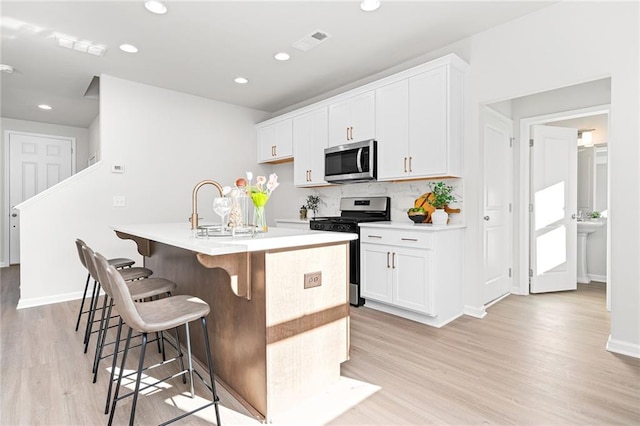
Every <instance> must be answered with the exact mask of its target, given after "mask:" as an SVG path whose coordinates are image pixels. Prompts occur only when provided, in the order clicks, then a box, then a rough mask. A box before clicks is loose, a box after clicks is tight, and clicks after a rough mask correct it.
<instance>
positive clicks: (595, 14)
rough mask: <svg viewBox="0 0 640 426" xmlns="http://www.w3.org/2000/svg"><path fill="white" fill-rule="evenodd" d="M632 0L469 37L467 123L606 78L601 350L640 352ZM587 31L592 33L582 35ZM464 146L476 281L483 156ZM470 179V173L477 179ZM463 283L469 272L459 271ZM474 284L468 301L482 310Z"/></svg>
mask: <svg viewBox="0 0 640 426" xmlns="http://www.w3.org/2000/svg"><path fill="white" fill-rule="evenodd" d="M638 6H639V5H638V3H635V2H626V3H622V2H561V3H559V4H555V5H553V6H550V7H547V8H545V9H542V10H540V11H538V12H535V13H532V14H530V15H527V16H525V17H523V18H521V19H518V20H515V21H512V22H509V23H507V24H505V25H502V26H499V27H496V28H492V29H490V30H487V31H485V32H484V33H481V34H478V35H476V36H473V37H472V38H471V44H472V46H471V74H472V77H471V78H472V89H473V93H472V104H471V108H472V113H473V117H472V122H471V126H472V128H474V129H478V128H479V126H480V119H479V111H480V107H481V105H482V104H485V103H493V102H498V101H503V100H506V99H513V98H517V97H521V96H524V95H529V94H533V93H539V92H544V91H548V90H551V89H556V88H559V87H565V86H570V85H574V84H576V83H581V82H586V81H592V80H597V79H601V78H605V77H609V76H610V77H611V128H610V132H611V134H610V139H611V143H610V144H609V164H610V168H611V174H610V177H611V182H610V187H611V193H610V203H609V208H610V212H611V214H610V218H611V219H610V220H611V221H612V222H611V263H610V266H611V267H610V270H611V282H610V284H611V286H612V290H611V335H610V339H609V342H608V345H607V347H608V349H610V350H613V351H616V352H620V353H626V354H632V355H634V356H637V357H638V356H640V286H638V282H640V265H639V264H638V259H640V224H639V223H638V220H637V212H638V211H640V175H639V172H638V170H639V169H638V167H637V164H638V161H639V160H640V150H639V141H640V134H639V129H638V116H639V115H640V110H639V105H638V93H639V87H638V75H639V74H640V70H639V67H638V62H639V51H640V49H639V38H640V37H639V34H638V13H639V10H638ZM585 28H590V29H592V30H590V31H585ZM481 154H482V152H481V149H480V144H479V143H478V141H477V137H476V141H473V140H472V141H471V143H469V144H467V145H466V146H465V166H466V169H465V177H466V179H465V187H466V193H467V194H469V195H468V196H467V198H465V205H466V208H467V209H466V211H467V213H468V215H467V218H468V220H467V224H468V225H469V227H468V228H467V241H466V247H467V254H468V255H469V256H467V259H466V263H467V266H468V267H469V268H471V269H472V270H475V272H476V276H477V277H480V276H481V274H480V271H481V267H480V266H481V265H480V264H479V262H477V261H475V262H474V261H473V260H472V259H471V258H470V257H471V256H475V255H477V253H481V241H482V240H481V234H480V229H481V193H482V192H481V188H482V180H481V176H482V174H481V170H480V162H479V161H478V160H477V159H480V158H481ZM474 177H477V179H475V178H474ZM466 276H467V277H473V275H470V274H467V275H466ZM480 288H481V286H480V282H479V279H478V278H476V279H471V280H469V281H467V286H466V290H467V291H466V302H467V303H472V304H477V305H480V304H481V294H480Z"/></svg>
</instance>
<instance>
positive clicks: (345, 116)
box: [329, 100, 351, 146]
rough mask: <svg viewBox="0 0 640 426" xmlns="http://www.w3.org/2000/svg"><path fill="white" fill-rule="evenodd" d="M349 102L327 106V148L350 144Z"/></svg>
mask: <svg viewBox="0 0 640 426" xmlns="http://www.w3.org/2000/svg"><path fill="white" fill-rule="evenodd" d="M350 118H351V117H350V104H349V100H346V101H342V102H338V103H335V104H331V105H329V146H338V145H343V144H345V143H349V142H351V139H350V131H349V127H350V121H351V120H350Z"/></svg>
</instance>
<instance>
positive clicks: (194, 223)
mask: <svg viewBox="0 0 640 426" xmlns="http://www.w3.org/2000/svg"><path fill="white" fill-rule="evenodd" d="M204 185H213V186H215V187H216V188H217V189H218V193H219V194H220V196H222V185H220V184H219V183H218V182H216V181H215V180H203V181H202V182H198V184H197V185H196V186H195V188H193V194H192V195H191V229H196V228H197V227H198V191H199V190H200V188H202V187H203V186H204Z"/></svg>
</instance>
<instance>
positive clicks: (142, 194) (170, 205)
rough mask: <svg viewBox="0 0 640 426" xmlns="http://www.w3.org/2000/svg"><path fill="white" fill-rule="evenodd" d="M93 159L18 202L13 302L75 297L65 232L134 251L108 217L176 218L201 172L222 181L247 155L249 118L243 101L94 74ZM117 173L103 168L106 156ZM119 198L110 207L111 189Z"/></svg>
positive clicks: (252, 118)
mask: <svg viewBox="0 0 640 426" xmlns="http://www.w3.org/2000/svg"><path fill="white" fill-rule="evenodd" d="M100 81H101V89H100V97H101V99H100V121H101V132H100V133H101V136H100V139H101V145H102V161H101V163H98V164H96V165H94V166H92V167H90V168H89V169H87V170H86V171H84V172H82V173H80V174H77V175H75V176H72V177H71V179H70V180H68V181H66V182H65V183H64V184H63V185H60V186H57V187H54V188H51V189H50V190H48V191H45V192H44V193H42V195H39V196H36V197H35V198H34V199H32V201H27V202H26V203H24V204H23V206H22V208H21V220H22V223H21V224H22V230H21V231H22V232H21V261H22V263H21V286H20V287H21V298H20V303H19V306H20V307H28V306H33V305H38V304H44V303H51V302H56V301H62V300H68V299H72V298H76V297H79V296H80V295H81V291H82V289H83V286H84V277H85V274H86V272H85V271H83V269H82V266H81V264H80V261H79V260H78V257H77V253H76V249H75V245H74V241H75V239H76V238H82V239H83V240H85V242H86V243H87V244H89V245H90V246H91V247H93V248H94V249H95V250H97V251H99V252H101V253H103V254H105V255H106V256H112V257H113V256H126V257H132V258H135V259H138V260H141V258H140V256H139V255H138V254H137V252H136V250H135V245H134V244H133V242H131V241H123V240H120V239H118V238H117V237H116V236H115V234H114V232H113V231H112V230H111V229H110V225H112V224H117V223H153V222H177V221H184V223H185V228H187V229H188V227H189V226H190V225H189V222H188V218H189V216H190V214H191V191H192V189H193V187H194V186H195V184H196V183H197V182H199V181H200V180H202V179H215V180H218V181H219V182H220V183H221V184H230V183H231V182H233V181H234V180H235V178H236V177H238V176H242V175H244V172H245V170H250V169H253V170H254V172H260V171H261V170H259V169H257V167H256V166H255V164H256V138H255V131H254V123H256V122H258V121H260V120H262V119H264V117H265V114H264V113H262V112H260V111H255V110H251V109H247V108H241V107H236V106H232V105H228V104H224V103H221V102H216V101H211V100H207V99H203V98H198V97H195V96H191V95H186V94H182V93H177V92H173V91H169V90H163V89H158V88H155V87H151V86H146V85H142V84H138V83H133V82H129V81H125V80H121V79H117V78H114V77H110V76H102V77H101V79H100ZM116 162H117V163H119V164H122V165H123V166H124V168H125V173H123V174H114V173H111V172H110V170H111V165H112V164H113V163H116ZM201 193H202V194H201V197H200V206H201V207H200V211H201V216H204V217H205V218H208V219H212V217H213V212H212V208H210V207H209V206H211V199H212V197H213V193H214V190H213V188H212V187H206V188H203V190H202V191H201ZM114 195H123V196H125V197H126V207H120V208H116V207H112V197H113V196H114Z"/></svg>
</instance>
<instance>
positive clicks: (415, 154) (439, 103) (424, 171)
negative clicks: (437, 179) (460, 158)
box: [409, 66, 449, 177]
mask: <svg viewBox="0 0 640 426" xmlns="http://www.w3.org/2000/svg"><path fill="white" fill-rule="evenodd" d="M447 110H448V103H447V67H446V66H443V67H440V68H437V69H435V70H433V71H428V72H425V73H423V74H419V75H416V76H414V77H411V78H410V79H409V173H410V174H411V175H412V177H426V176H443V175H445V174H446V172H447V165H448V161H447V160H448V158H447V155H448V143H449V139H448V133H447V120H448V116H447Z"/></svg>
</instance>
